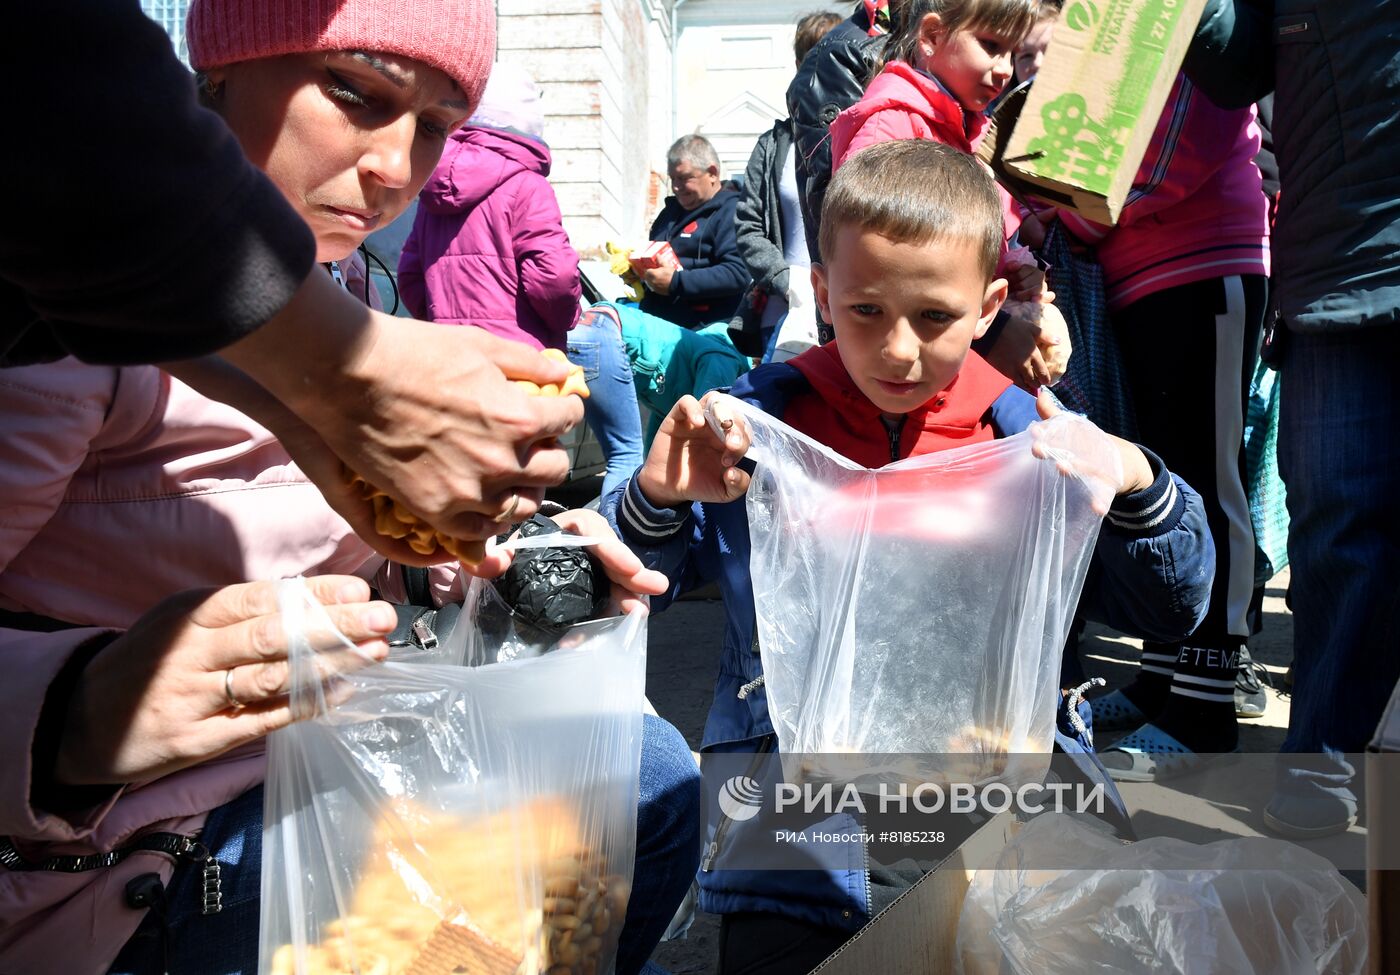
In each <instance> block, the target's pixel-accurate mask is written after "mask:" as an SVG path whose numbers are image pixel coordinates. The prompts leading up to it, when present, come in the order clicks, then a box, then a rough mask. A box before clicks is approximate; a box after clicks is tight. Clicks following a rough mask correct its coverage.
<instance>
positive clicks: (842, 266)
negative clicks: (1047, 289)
mask: <svg viewBox="0 0 1400 975" xmlns="http://www.w3.org/2000/svg"><path fill="white" fill-rule="evenodd" d="M835 251H836V253H835V254H833V255H829V256H828V260H827V262H826V264H825V266H823V265H815V266H814V267H813V268H812V285H813V288H814V290H815V291H816V298H817V305H818V307H819V308H821V311H822V314H823V315H824V316H825V317H826V320H827V321H829V322H831V324H832V326H833V327H834V328H835V330H836V340H837V348H838V349H839V350H840V353H841V361H842V363H843V364H844V365H845V367H846V371H847V372H848V373H850V375H851V378H852V379H854V380H855V383H856V385H857V386H858V387H859V388H860V391H861V392H862V393H864V394H865V396H866V398H868V399H869V400H870V401H871V402H872V403H874V404H875V405H876V406H877V407H879V408H880V410H881V412H883V413H891V414H902V413H908V412H910V411H911V410H914V409H917V408H918V407H920V406H922V405H923V404H925V403H927V402H928V401H929V400H931V399H933V397H934V396H935V395H937V394H938V393H939V392H941V391H942V390H943V389H945V388H946V387H947V385H948V384H949V383H951V382H952V381H953V379H954V378H955V377H956V376H957V374H958V370H959V369H961V368H962V364H963V360H964V359H965V358H967V350H968V349H969V348H970V347H971V345H972V340H973V339H974V338H977V337H978V336H980V335H982V334H983V333H984V332H985V331H986V330H987V327H988V326H989V325H991V323H992V319H993V317H995V316H996V313H997V309H999V308H1000V307H1001V303H1002V301H1004V300H1005V298H1006V282H1005V281H1004V280H1002V279H1000V278H997V279H994V280H993V281H991V282H990V283H989V282H988V281H987V280H986V278H984V277H983V272H982V268H981V262H980V261H979V259H978V249H977V245H976V244H974V243H973V241H972V240H970V239H967V238H956V237H955V238H949V239H946V240H938V241H934V242H932V243H928V244H907V243H899V242H897V241H893V240H890V239H889V238H888V237H884V236H882V235H880V234H877V233H875V232H874V231H870V230H865V229H863V228H861V227H858V226H855V225H848V226H844V227H842V228H841V229H840V230H839V231H838V232H837V235H836V247H835Z"/></svg>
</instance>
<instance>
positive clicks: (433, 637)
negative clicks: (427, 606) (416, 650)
mask: <svg viewBox="0 0 1400 975" xmlns="http://www.w3.org/2000/svg"><path fill="white" fill-rule="evenodd" d="M413 635H414V636H415V637H417V638H418V645H419V646H420V647H422V648H423V649H424V650H433V649H436V648H437V645H438V638H437V634H436V633H434V632H433V628H432V627H431V626H429V625H428V620H427V614H426V613H425V614H423V615H422V616H420V617H418V618H417V619H416V620H414V621H413Z"/></svg>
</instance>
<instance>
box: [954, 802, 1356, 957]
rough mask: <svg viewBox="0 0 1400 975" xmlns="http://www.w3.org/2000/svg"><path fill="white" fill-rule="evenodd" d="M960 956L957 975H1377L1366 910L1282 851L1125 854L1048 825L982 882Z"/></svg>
mask: <svg viewBox="0 0 1400 975" xmlns="http://www.w3.org/2000/svg"><path fill="white" fill-rule="evenodd" d="M1047 863H1056V864H1059V863H1086V864H1093V867H1092V868H1087V869H1082V870H1047V869H1038V868H1037V865H1038V864H1047ZM1260 864H1270V865H1273V866H1274V867H1275V869H1267V870H1265V869H1257V868H1258V867H1259V865H1260ZM957 949H958V950H957V953H958V964H957V967H956V970H957V972H959V975H1013V973H1014V975H1085V973H1089V972H1113V973H1118V972H1141V973H1144V975H1305V973H1306V975H1321V973H1326V975H1353V973H1358V972H1362V971H1364V970H1365V967H1366V954H1367V941H1366V902H1365V900H1364V898H1363V897H1362V896H1361V894H1360V892H1359V891H1357V890H1356V888H1355V887H1353V886H1352V885H1351V884H1349V883H1347V882H1346V880H1344V879H1343V878H1342V876H1341V875H1340V874H1339V873H1337V871H1336V869H1335V868H1334V867H1333V866H1332V864H1331V863H1329V862H1328V861H1326V860H1324V859H1323V858H1322V857H1319V856H1316V855H1315V854H1312V853H1309V852H1307V851H1306V850H1304V849H1302V848H1301V847H1298V846H1295V845H1293V844H1291V843H1285V842H1283V841H1281V840H1273V839H1266V838H1263V837H1243V838H1240V839H1233V840H1222V841H1220V842H1217V843H1208V844H1205V845H1198V844H1195V843H1187V842H1185V841H1182V840H1177V839H1170V838H1167V837H1156V838H1154V839H1149V840H1143V841H1142V842H1139V843H1123V842H1121V841H1119V840H1116V839H1115V838H1114V837H1113V836H1112V835H1110V834H1109V833H1108V831H1107V830H1106V829H1104V828H1102V824H1095V823H1094V822H1093V821H1092V820H1084V819H1079V818H1076V817H1071V816H1068V815H1051V814H1047V815H1044V816H1039V817H1037V818H1035V819H1033V820H1031V821H1030V823H1028V824H1027V825H1026V826H1025V827H1024V828H1023V829H1022V830H1021V833H1020V835H1019V836H1017V837H1016V839H1015V840H1013V841H1012V842H1011V843H1010V844H1009V845H1008V846H1007V848H1006V849H1005V851H1003V853H1002V855H1001V856H1000V857H999V858H998V861H997V866H996V868H995V869H987V870H979V871H978V872H977V874H976V876H975V877H974V878H973V880H972V886H971V887H970V888H969V890H968V893H967V899H966V900H965V901H964V902H963V910H962V917H961V919H960V921H959V924H958V946H957Z"/></svg>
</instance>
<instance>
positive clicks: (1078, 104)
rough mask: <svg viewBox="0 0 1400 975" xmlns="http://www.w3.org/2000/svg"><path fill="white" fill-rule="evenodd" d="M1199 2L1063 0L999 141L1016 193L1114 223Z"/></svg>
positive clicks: (1193, 27) (1168, 88) (1183, 53)
mask: <svg viewBox="0 0 1400 975" xmlns="http://www.w3.org/2000/svg"><path fill="white" fill-rule="evenodd" d="M1205 2H1206V0H1068V2H1067V3H1066V4H1065V8H1064V12H1063V13H1062V14H1061V15H1060V19H1059V22H1058V23H1057V24H1056V25H1055V33H1054V36H1053V39H1052V41H1051V43H1050V48H1049V50H1047V51H1046V52H1045V63H1044V64H1043V65H1041V68H1040V73H1039V74H1037V75H1036V78H1035V84H1034V85H1033V86H1032V87H1031V90H1030V95H1029V97H1028V98H1027V99H1026V104H1025V108H1024V109H1023V111H1022V112H1021V115H1020V117H1019V119H1017V120H1016V121H1015V127H1014V129H1013V130H1012V131H1011V132H1010V133H1009V137H1006V142H1005V154H1004V159H1002V160H1001V162H1002V163H1003V164H1004V165H1005V168H1006V170H1007V171H1008V172H1009V173H1010V174H1011V175H1012V176H1013V177H1014V178H1015V179H1016V180H1018V181H1019V182H1020V183H1022V184H1023V185H1022V186H1021V187H1020V188H1021V189H1023V190H1025V191H1026V192H1028V193H1033V194H1034V195H1036V196H1038V197H1040V198H1042V199H1044V200H1047V201H1048V202H1051V203H1055V204H1057V205H1059V206H1063V207H1065V208H1066V209H1070V210H1074V211H1076V212H1077V213H1079V214H1081V215H1082V216H1084V217H1087V218H1088V219H1090V220H1095V221H1098V222H1099V223H1106V224H1112V223H1115V222H1116V221H1117V219H1118V214H1119V212H1120V211H1121V210H1122V209H1123V201H1124V199H1125V198H1126V197H1127V195H1128V190H1129V189H1130V188H1131V186H1132V183H1133V177H1134V176H1135V175H1136V174H1137V170H1138V166H1139V165H1141V163H1142V157H1143V155H1144V154H1145V153H1146V152H1147V145H1148V143H1149V142H1150V141H1151V139H1152V132H1153V130H1154V129H1155V128H1156V127H1157V120H1158V118H1159V117H1160V116H1161V114H1162V108H1163V106H1165V105H1166V102H1167V96H1168V95H1169V94H1170V93H1171V89H1172V85H1173V84H1174V83H1175V81H1176V76H1177V73H1178V72H1179V71H1180V69H1181V62H1182V60H1183V58H1185V56H1186V49H1187V47H1188V46H1190V43H1191V38H1192V36H1193V35H1194V34H1195V31H1196V25H1197V23H1198V22H1199V21H1200V19H1201V11H1202V10H1203V9H1204V7H1205Z"/></svg>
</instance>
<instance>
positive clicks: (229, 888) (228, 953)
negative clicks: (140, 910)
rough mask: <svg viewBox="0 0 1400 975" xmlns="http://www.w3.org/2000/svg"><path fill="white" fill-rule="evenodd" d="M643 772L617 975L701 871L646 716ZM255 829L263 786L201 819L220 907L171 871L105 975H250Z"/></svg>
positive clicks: (690, 775)
mask: <svg viewBox="0 0 1400 975" xmlns="http://www.w3.org/2000/svg"><path fill="white" fill-rule="evenodd" d="M641 772H642V776H641V778H642V789H641V797H640V802H639V805H638V808H637V856H636V866H635V870H634V876H633V881H632V897H631V900H630V901H628V904H627V918H626V920H625V922H624V923H623V926H622V934H621V936H620V938H619V944H618V957H617V975H637V973H638V972H640V971H642V969H643V966H644V965H646V963H647V959H648V958H649V957H650V956H651V953H652V951H653V950H654V949H655V948H656V945H657V943H658V942H659V941H660V940H661V936H662V935H663V934H665V933H666V927H667V926H668V925H669V924H670V923H671V918H672V916H673V915H674V914H675V913H676V908H678V907H679V906H680V903H681V901H682V900H684V899H685V895H686V892H687V891H688V890H689V889H690V884H691V881H692V880H693V879H694V878H695V871H696V869H697V868H698V867H699V866H700V770H699V769H698V768H696V766H695V761H694V759H692V758H691V756H690V748H689V746H688V745H686V743H685V739H684V738H682V737H681V734H680V732H678V731H677V730H676V729H675V728H673V727H671V725H669V724H667V723H666V722H665V721H663V720H661V719H660V718H656V717H653V716H651V715H649V714H648V715H644V716H643V722H642V762H641ZM262 821H263V790H262V787H261V786H259V787H258V788H256V789H253V790H252V791H251V792H247V793H244V794H243V795H242V796H240V797H239V798H237V799H235V800H234V801H233V802H230V803H228V804H227V805H224V806H220V807H219V808H218V809H215V810H214V811H213V812H211V813H210V814H209V819H208V821H207V822H206V824H205V827H204V833H203V836H202V840H203V842H204V843H205V845H206V846H208V847H209V848H210V849H211V850H212V851H214V856H215V857H216V859H218V860H219V862H220V864H221V865H222V867H223V870H222V879H223V893H224V900H223V904H224V909H223V910H222V911H221V912H220V913H218V914H214V915H211V916H209V917H204V916H203V915H201V914H200V912H199V905H200V896H199V895H200V887H201V884H200V881H201V875H200V871H199V870H198V869H197V868H196V867H193V866H182V867H179V868H177V869H176V871H175V875H174V877H172V878H171V881H170V886H169V888H168V890H167V892H166V904H167V905H168V907H167V912H166V924H165V925H164V928H165V930H164V931H162V924H161V923H160V920H159V918H158V917H156V915H155V913H154V912H151V913H148V914H147V916H146V918H145V920H143V921H142V923H141V926H140V928H138V929H137V931H136V934H134V935H133V936H132V938H131V940H130V941H128V942H127V943H126V946H125V947H124V948H122V951H121V954H120V955H119V956H118V957H117V960H116V961H115V962H114V963H113V965H112V968H111V972H110V975H159V973H162V972H172V973H177V975H257V971H258V910H259V904H260V884H261V868H262ZM112 896H114V897H120V896H121V893H120V892H119V891H118V892H113V894H112ZM164 945H168V950H169V954H168V956H166V955H165V948H164V947H163V946H164ZM648 970H649V971H658V969H655V968H654V967H652V968H649V969H648Z"/></svg>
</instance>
